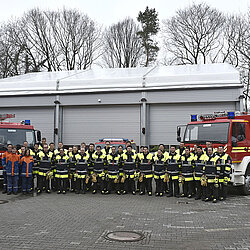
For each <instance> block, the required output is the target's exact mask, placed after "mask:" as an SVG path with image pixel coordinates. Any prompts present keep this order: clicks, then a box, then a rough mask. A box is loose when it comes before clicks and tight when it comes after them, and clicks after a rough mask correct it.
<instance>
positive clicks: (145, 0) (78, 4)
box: [0, 0, 250, 25]
mask: <svg viewBox="0 0 250 250" xmlns="http://www.w3.org/2000/svg"><path fill="white" fill-rule="evenodd" d="M199 2H206V3H208V4H209V5H210V6H213V7H216V8H218V9H219V10H221V11H223V12H228V13H240V12H241V13H243V12H246V10H247V8H250V0H203V1H202V0H7V1H6V0H0V3H1V7H0V22H2V21H7V20H8V19H10V18H11V17H20V16H21V15H22V14H23V13H24V12H25V11H27V10H29V9H31V8H34V7H40V8H41V9H51V10H56V9H60V8H63V7H66V8H76V9H79V10H81V11H82V12H84V13H86V14H88V15H89V17H91V18H92V19H94V20H96V21H97V22H98V23H100V24H103V25H110V24H112V23H116V22H117V21H119V20H122V19H123V18H124V17H126V16H131V17H132V18H136V16H137V14H138V12H139V11H140V10H141V11H143V10H144V9H145V7H146V6H149V7H150V8H156V10H157V11H158V12H159V18H160V20H162V19H165V18H168V17H171V16H172V15H174V13H175V11H176V10H177V9H179V8H183V7H185V6H188V5H190V4H192V3H199Z"/></svg>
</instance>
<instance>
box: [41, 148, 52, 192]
mask: <svg viewBox="0 0 250 250" xmlns="http://www.w3.org/2000/svg"><path fill="white" fill-rule="evenodd" d="M53 161H54V155H53V153H51V152H49V148H48V145H47V144H44V146H43V150H42V151H40V152H39V153H38V167H39V170H38V179H37V193H38V194H39V193H41V192H42V191H43V190H46V192H47V193H50V192H51V188H50V180H51V178H52V175H53V173H52V171H51V166H52V162H53Z"/></svg>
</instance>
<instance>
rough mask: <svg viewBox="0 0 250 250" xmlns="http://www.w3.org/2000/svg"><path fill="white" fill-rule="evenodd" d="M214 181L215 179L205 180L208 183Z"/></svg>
mask: <svg viewBox="0 0 250 250" xmlns="http://www.w3.org/2000/svg"><path fill="white" fill-rule="evenodd" d="M214 181H215V180H214V179H208V180H207V182H208V183H214Z"/></svg>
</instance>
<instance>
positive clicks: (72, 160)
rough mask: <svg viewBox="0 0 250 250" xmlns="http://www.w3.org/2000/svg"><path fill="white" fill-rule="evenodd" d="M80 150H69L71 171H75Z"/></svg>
mask: <svg viewBox="0 0 250 250" xmlns="http://www.w3.org/2000/svg"><path fill="white" fill-rule="evenodd" d="M78 154H79V153H78V151H77V152H73V151H72V152H69V153H68V157H69V170H70V171H71V172H74V171H75V167H76V161H77V160H76V155H78Z"/></svg>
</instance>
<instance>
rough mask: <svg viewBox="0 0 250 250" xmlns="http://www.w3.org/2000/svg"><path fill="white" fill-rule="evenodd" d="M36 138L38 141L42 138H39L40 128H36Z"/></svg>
mask: <svg viewBox="0 0 250 250" xmlns="http://www.w3.org/2000/svg"><path fill="white" fill-rule="evenodd" d="M36 138H37V141H38V142H40V141H41V140H42V138H41V131H40V130H36Z"/></svg>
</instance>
